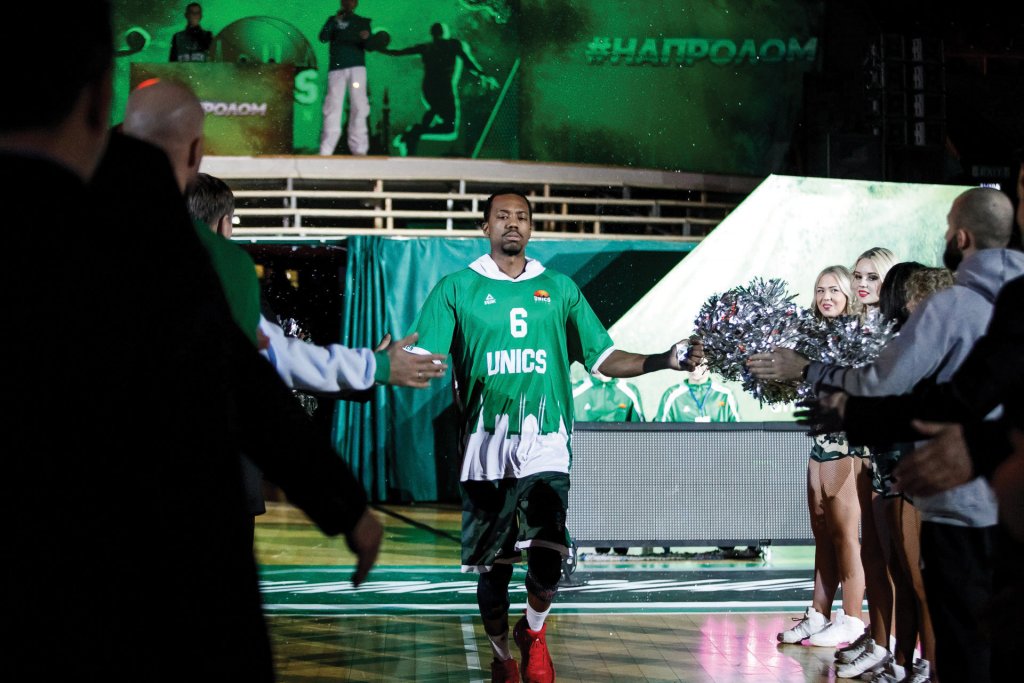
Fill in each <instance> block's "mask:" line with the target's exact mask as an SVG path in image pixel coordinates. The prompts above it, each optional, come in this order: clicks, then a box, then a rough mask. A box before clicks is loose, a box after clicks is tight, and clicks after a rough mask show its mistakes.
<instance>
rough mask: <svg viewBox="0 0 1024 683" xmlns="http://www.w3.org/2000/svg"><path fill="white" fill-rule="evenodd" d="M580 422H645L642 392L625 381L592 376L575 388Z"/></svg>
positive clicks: (574, 396) (575, 408)
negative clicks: (641, 403) (605, 379)
mask: <svg viewBox="0 0 1024 683" xmlns="http://www.w3.org/2000/svg"><path fill="white" fill-rule="evenodd" d="M572 400H573V407H574V410H575V413H576V421H577V422H643V421H644V413H643V409H642V408H641V407H640V392H639V391H638V390H637V388H636V387H635V386H634V385H632V384H630V383H629V382H627V381H626V380H624V379H609V380H607V381H604V380H601V379H598V378H597V377H594V376H590V377H584V378H583V380H582V381H580V382H579V383H577V384H575V385H574V386H573V388H572Z"/></svg>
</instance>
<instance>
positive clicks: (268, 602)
mask: <svg viewBox="0 0 1024 683" xmlns="http://www.w3.org/2000/svg"><path fill="white" fill-rule="evenodd" d="M351 571H352V569H351V568H350V567H295V566H289V567H278V566H264V567H261V569H260V579H261V586H260V587H261V590H262V593H263V600H264V607H265V609H266V611H267V612H268V613H269V614H292V615H300V614H316V615H339V616H341V615H346V616H352V615H357V614H360V615H370V614H395V613H406V614H409V613H420V614H434V613H448V614H473V613H475V612H476V609H477V607H476V583H477V581H476V577H475V576H474V575H472V574H463V573H461V572H459V570H458V569H457V568H447V567H380V568H377V569H375V570H374V571H373V572H372V573H371V575H370V577H369V580H367V581H366V582H364V583H363V584H362V585H360V586H358V587H355V586H353V585H352V584H351V582H350V580H349V577H350V575H351ZM523 573H524V572H523V570H522V569H521V568H519V569H517V570H516V574H515V576H513V580H512V585H511V586H510V594H511V598H512V601H513V603H519V602H525V599H526V593H525V589H524V587H523V582H522V578H523ZM812 588H813V577H812V576H811V575H809V573H808V571H807V570H806V569H770V568H755V569H750V568H735V567H734V568H714V569H695V570H682V571H681V570H678V569H666V568H664V567H663V566H651V567H645V568H642V569H639V570H638V569H636V568H631V567H630V568H621V567H613V568H601V569H594V570H593V571H590V570H580V571H579V572H577V573H576V574H574V575H573V576H572V577H571V579H570V580H569V581H567V582H563V585H562V587H561V589H560V592H559V597H558V604H559V611H560V612H562V613H579V614H583V613H593V612H614V613H635V612H637V611H644V612H650V611H657V612H722V611H748V612H749V611H762V612H763V611H791V610H794V609H799V608H801V607H804V606H806V605H807V603H808V600H809V598H810V596H811V590H812Z"/></svg>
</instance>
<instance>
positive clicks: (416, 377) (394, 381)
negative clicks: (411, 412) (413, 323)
mask: <svg viewBox="0 0 1024 683" xmlns="http://www.w3.org/2000/svg"><path fill="white" fill-rule="evenodd" d="M419 337H420V336H419V334H417V333H416V332H413V333H412V334H410V335H409V336H408V337H406V338H405V339H401V340H399V341H396V342H393V343H392V342H391V335H390V334H385V335H384V338H383V339H381V341H380V344H378V345H377V348H376V349H374V350H375V351H384V350H386V351H387V354H388V359H389V360H390V361H391V374H390V375H389V376H388V381H387V383H388V384H390V385H392V386H396V387H414V388H416V389H424V388H426V387H428V386H430V380H432V379H438V378H439V377H443V376H444V373H445V372H446V371H447V370H448V366H447V365H445V362H444V360H445V356H442V355H439V354H436V353H426V354H423V353H411V352H409V351H406V350H405V347H406V346H415V344H416V340H417V339H419Z"/></svg>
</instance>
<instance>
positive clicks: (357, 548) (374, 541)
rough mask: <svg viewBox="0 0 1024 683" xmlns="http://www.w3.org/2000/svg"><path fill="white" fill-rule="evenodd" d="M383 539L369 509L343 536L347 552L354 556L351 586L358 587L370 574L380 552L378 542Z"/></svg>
mask: <svg viewBox="0 0 1024 683" xmlns="http://www.w3.org/2000/svg"><path fill="white" fill-rule="evenodd" d="M383 537H384V528H383V527H381V525H380V522H379V521H377V518H376V517H375V516H374V514H373V513H372V512H370V509H369V508H367V509H366V510H365V511H363V516H362V517H360V518H359V521H358V522H356V525H355V526H354V527H352V530H351V531H349V532H348V533H347V534H345V542H346V543H348V547H349V550H351V551H352V552H353V553H355V555H356V570H355V572H353V574H352V585H353V586H358V585H359V584H361V583H362V582H363V581H364V580H365V579H366V575H367V574H369V573H370V569H372V568H373V565H374V563H375V562H376V561H377V553H379V552H380V541H381V539H382V538H383Z"/></svg>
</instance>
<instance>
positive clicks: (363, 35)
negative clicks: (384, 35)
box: [359, 31, 370, 40]
mask: <svg viewBox="0 0 1024 683" xmlns="http://www.w3.org/2000/svg"><path fill="white" fill-rule="evenodd" d="M359 37H360V38H361V39H362V40H366V39H367V38H369V37H370V32H369V31H360V32H359Z"/></svg>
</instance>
